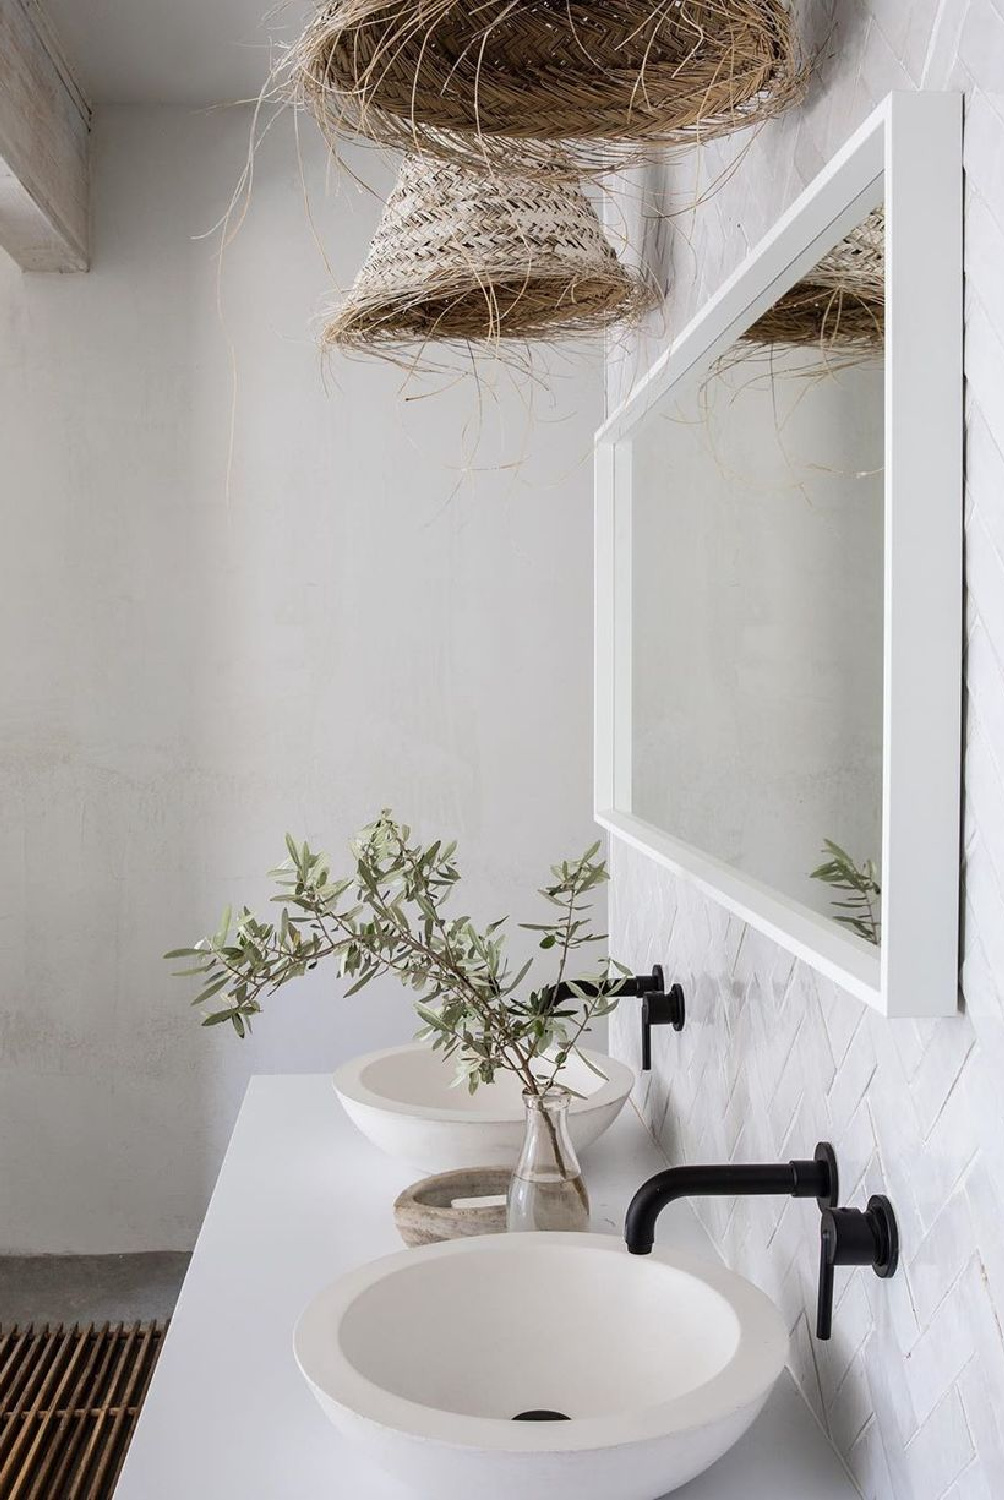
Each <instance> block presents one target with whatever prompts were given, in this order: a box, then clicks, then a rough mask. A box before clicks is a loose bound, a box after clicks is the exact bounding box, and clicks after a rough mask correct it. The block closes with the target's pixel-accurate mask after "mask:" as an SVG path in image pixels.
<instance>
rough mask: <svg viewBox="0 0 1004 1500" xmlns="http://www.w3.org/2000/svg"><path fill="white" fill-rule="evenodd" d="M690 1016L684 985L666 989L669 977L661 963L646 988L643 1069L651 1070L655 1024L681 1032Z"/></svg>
mask: <svg viewBox="0 0 1004 1500" xmlns="http://www.w3.org/2000/svg"><path fill="white" fill-rule="evenodd" d="M686 1019H687V999H686V996H685V995H684V993H683V985H682V984H673V985H671V986H670V988H669V991H668V993H667V991H666V977H665V974H664V972H663V968H662V964H656V965H655V966H654V967H653V969H652V987H651V989H646V990H645V992H644V993H643V995H642V1001H641V1070H642V1072H643V1073H649V1072H651V1070H652V1027H653V1026H672V1028H673V1030H674V1031H682V1030H683V1027H684V1024H685V1022H686Z"/></svg>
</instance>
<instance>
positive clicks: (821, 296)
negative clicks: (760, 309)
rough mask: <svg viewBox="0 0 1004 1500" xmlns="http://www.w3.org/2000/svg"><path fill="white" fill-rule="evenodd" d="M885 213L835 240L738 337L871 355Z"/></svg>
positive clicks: (877, 342)
mask: <svg viewBox="0 0 1004 1500" xmlns="http://www.w3.org/2000/svg"><path fill="white" fill-rule="evenodd" d="M884 246H885V214H884V211H883V210H882V209H881V208H877V209H875V211H874V212H873V213H871V214H869V216H868V218H867V219H865V220H864V222H863V223H862V224H859V225H858V226H857V228H855V229H853V230H852V231H851V233H850V234H849V235H847V237H846V238H845V239H843V240H841V241H840V243H839V244H838V245H836V246H835V247H834V249H833V250H831V251H830V252H829V253H828V254H827V255H825V256H823V258H822V259H821V260H820V262H819V264H818V265H817V266H815V267H814V268H813V270H812V271H811V272H810V273H809V275H808V276H806V277H805V278H804V279H803V280H802V281H799V282H796V284H795V285H794V286H793V287H792V288H791V290H790V291H788V292H785V294H784V295H783V296H782V297H779V298H778V300H777V302H775V303H774V305H773V307H771V308H769V309H768V311H767V312H765V313H764V314H763V316H762V317H760V318H758V319H757V321H756V322H755V323H754V324H752V325H751V327H750V328H749V329H748V330H747V332H746V333H745V334H744V336H743V342H744V343H746V344H749V345H755V346H757V347H761V348H763V347H765V346H771V345H775V344H783V345H787V346H788V347H791V348H817V349H819V350H820V351H821V352H822V353H824V354H828V353H830V352H833V353H838V354H850V353H853V352H859V353H861V354H862V355H873V354H875V353H877V352H880V351H881V349H882V347H883V344H884V341H885V290H884V285H885V284H884V266H885V254H884Z"/></svg>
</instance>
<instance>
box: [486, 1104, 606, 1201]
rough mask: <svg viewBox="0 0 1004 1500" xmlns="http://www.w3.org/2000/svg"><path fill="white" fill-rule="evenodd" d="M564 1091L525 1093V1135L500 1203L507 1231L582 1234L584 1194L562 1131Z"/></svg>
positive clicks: (576, 1161)
mask: <svg viewBox="0 0 1004 1500" xmlns="http://www.w3.org/2000/svg"><path fill="white" fill-rule="evenodd" d="M571 1099H572V1096H571V1094H570V1093H569V1092H568V1090H567V1089H562V1088H552V1089H548V1090H547V1092H546V1093H545V1094H531V1093H529V1092H525V1093H524V1095H523V1100H524V1103H525V1105H526V1133H525V1135H524V1137H523V1149H522V1151H521V1152H520V1157H519V1161H518V1162H517V1163H516V1170H515V1172H514V1173H513V1176H512V1181H511V1182H510V1184H509V1193H508V1197H507V1199H506V1228H507V1229H509V1230H515V1231H520V1230H532V1229H549V1230H586V1229H588V1228H589V1196H588V1194H587V1192H586V1184H585V1183H584V1182H583V1180H582V1169H581V1168H580V1166H579V1159H578V1157H577V1156H576V1154H575V1147H574V1146H573V1145H572V1138H571V1136H570V1135H569V1132H568V1106H569V1104H570V1103H571Z"/></svg>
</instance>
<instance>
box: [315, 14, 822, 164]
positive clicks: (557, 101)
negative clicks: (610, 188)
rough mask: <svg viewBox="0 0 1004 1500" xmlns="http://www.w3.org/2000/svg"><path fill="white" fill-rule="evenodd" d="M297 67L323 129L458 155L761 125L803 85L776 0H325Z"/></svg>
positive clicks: (569, 148)
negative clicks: (513, 146) (350, 132)
mask: <svg viewBox="0 0 1004 1500" xmlns="http://www.w3.org/2000/svg"><path fill="white" fill-rule="evenodd" d="M292 76H293V86H294V91H295V92H296V94H297V96H298V97H299V98H300V99H302V100H304V101H305V102H306V103H307V104H308V105H309V106H310V108H311V109H312V110H313V112H314V114H315V115H316V116H317V118H318V120H319V122H320V124H321V126H322V128H323V129H324V130H325V131H326V132H327V133H328V134H329V135H334V134H337V133H338V132H339V131H341V130H346V129H347V130H352V131H357V132H360V133H362V134H364V135H368V136H370V137H371V138H372V139H374V140H378V141H383V142H385V143H387V144H390V145H396V146H400V147H402V148H403V149H409V148H414V149H418V150H421V151H425V152H431V153H433V154H439V155H447V156H451V157H453V158H455V159H460V160H466V161H468V162H473V161H485V160H498V159H500V157H501V158H504V156H505V154H506V152H507V151H511V150H512V149H513V148H512V144H511V143H513V142H517V143H519V144H520V148H521V151H522V154H523V156H524V159H525V160H526V161H528V162H537V161H541V160H544V161H546V160H547V155H548V149H549V148H548V145H547V144H546V143H551V144H552V145H553V144H554V143H560V145H561V147H562V148H563V149H564V150H565V151H566V152H568V153H571V154H572V155H573V157H574V159H575V163H576V167H577V169H578V170H579V171H580V172H581V171H586V170H603V169H605V168H607V167H609V166H611V165H618V164H623V162H624V160H625V159H626V158H628V157H630V155H631V150H630V143H633V144H634V146H635V148H636V151H635V154H638V152H639V151H641V150H644V149H650V148H658V147H663V146H672V145H685V144H686V145H689V144H693V143H694V142H695V141H696V140H707V139H710V138H711V137H712V136H717V135H723V134H726V133H728V132H730V131H733V130H736V129H741V128H743V127H744V126H747V125H752V124H755V123H756V122H757V121H758V120H760V119H763V118H766V117H769V116H770V115H774V114H777V113H778V112H779V111H780V110H782V109H784V108H786V107H787V106H788V105H789V104H791V103H793V102H795V101H796V100H797V99H799V98H801V96H802V94H803V92H804V84H805V68H804V67H803V65H802V63H801V60H800V55H799V50H798V46H797V43H796V41H795V37H794V31H793V26H792V20H791V16H790V14H789V10H788V5H787V3H786V0H323V3H322V4H321V5H320V7H319V8H318V10H317V12H316V14H315V15H314V17H313V19H312V20H311V22H310V23H309V24H308V26H307V28H306V30H305V31H304V33H303V35H302V36H301V38H300V40H299V43H298V44H297V45H296V46H295V47H294V49H293V55H292ZM541 143H545V144H541ZM625 143H628V144H627V146H626V145H625Z"/></svg>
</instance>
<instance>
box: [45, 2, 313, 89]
mask: <svg viewBox="0 0 1004 1500" xmlns="http://www.w3.org/2000/svg"><path fill="white" fill-rule="evenodd" d="M43 8H44V9H45V11H46V13H47V14H48V16H49V17H50V19H51V21H52V24H53V27H54V29H55V31H56V34H57V36H58V37H59V39H60V42H61V43H62V48H63V51H64V52H65V53H66V58H67V61H68V62H69V64H70V67H71V68H72V70H73V72H74V73H75V74H76V77H77V79H78V80H79V82H80V84H81V86H82V88H83V90H84V92H85V93H86V95H87V97H88V99H89V100H90V102H91V103H92V104H186V105H205V104H221V103H230V102H233V101H234V100H237V99H249V98H255V97H257V95H258V92H259V90H260V88H261V86H262V83H263V82H264V80H265V78H266V77H267V76H268V71H269V44H270V39H278V40H280V41H281V40H282V39H283V38H284V37H285V38H289V36H291V35H293V34H295V32H296V29H297V22H298V21H299V20H300V19H301V18H302V16H303V14H304V13H305V11H306V10H307V8H308V7H307V4H306V3H305V0H291V3H288V4H284V5H282V6H280V7H278V8H276V6H275V0H43ZM266 17H267V20H266Z"/></svg>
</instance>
